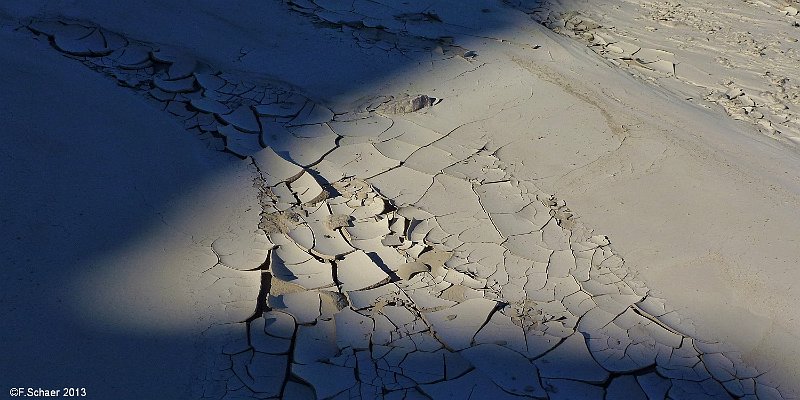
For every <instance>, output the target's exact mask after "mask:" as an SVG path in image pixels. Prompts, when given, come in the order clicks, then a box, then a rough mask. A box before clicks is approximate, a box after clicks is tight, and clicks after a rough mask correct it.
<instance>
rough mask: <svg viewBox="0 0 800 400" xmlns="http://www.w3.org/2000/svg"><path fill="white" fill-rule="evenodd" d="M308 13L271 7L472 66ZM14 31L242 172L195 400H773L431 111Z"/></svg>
mask: <svg viewBox="0 0 800 400" xmlns="http://www.w3.org/2000/svg"><path fill="white" fill-rule="evenodd" d="M329 3H331V2H328V1H321V0H320V1H317V2H315V3H312V2H310V1H292V2H290V3H289V5H290V6H291V7H293V8H294V9H296V10H299V11H301V12H303V13H306V14H313V15H314V16H315V18H318V19H321V20H323V21H325V22H326V23H327V24H331V25H333V26H338V27H340V28H342V27H347V29H344V28H342V29H344V30H345V31H348V30H349V32H351V33H352V34H353V35H354V36H356V37H357V39H358V40H361V41H362V42H363V43H365V45H371V46H386V47H387V49H399V50H397V51H401V50H402V49H408V51H420V50H419V49H420V48H419V47H415V46H416V45H417V44H420V43H423V44H425V46H427V47H422V49H423V50H422V51H428V52H431V54H438V55H439V56H440V60H445V61H447V60H449V58H448V57H450V58H452V57H459V58H464V59H468V60H470V59H474V58H475V57H476V56H477V57H479V55H476V54H475V53H472V54H471V53H470V51H469V50H467V49H464V48H461V47H458V46H455V45H452V44H450V43H447V41H446V40H443V39H442V38H441V37H440V36H441V35H431V34H426V32H425V30H426V29H428V28H429V27H430V26H431V25H436V24H438V23H439V22H440V20H441V17H440V16H438V15H437V14H435V13H433V12H429V11H425V10H406V11H407V12H405V13H403V14H402V18H397V16H395V18H388V19H387V18H386V17H384V15H394V14H393V13H396V11H397V10H395V9H391V7H390V6H388V5H382V4H380V3H368V2H359V1H356V2H352V3H353V6H352V7H346V8H337V7H336V6H334V5H333V4H332V3H331V4H329ZM411 8H413V7H411ZM387 21H392V22H393V23H394V25H389V24H386V22H387ZM27 27H28V29H29V30H30V31H31V32H33V33H34V34H35V35H36V36H37V37H39V38H46V39H47V40H49V41H50V43H51V44H52V45H53V47H54V48H55V49H56V50H58V51H60V52H62V53H64V54H65V55H67V56H68V57H70V58H73V59H75V60H76V61H78V62H81V63H83V64H84V65H86V66H87V67H89V68H91V69H93V70H95V71H97V72H99V73H102V74H105V75H107V76H109V77H111V78H113V79H115V80H116V81H117V82H118V83H119V84H120V86H122V87H125V88H128V89H130V90H131V91H133V92H135V93H138V94H140V95H142V96H145V97H146V98H148V99H150V100H151V101H152V102H153V104H154V105H155V108H160V109H161V110H162V112H166V113H169V114H171V115H173V116H174V117H175V119H176V120H177V121H179V122H180V123H182V124H183V125H184V127H185V128H186V130H187V131H189V132H191V133H192V134H194V135H196V136H197V137H198V138H200V139H201V140H204V141H205V142H206V143H207V144H208V147H209V148H210V149H213V150H219V151H224V152H227V153H230V154H232V155H233V156H235V157H238V158H239V159H241V160H242V162H243V163H247V164H248V165H251V166H252V168H254V170H255V171H257V172H256V174H255V176H256V179H255V185H256V187H257V188H258V190H259V193H260V197H259V203H260V205H261V212H260V221H258V229H255V230H248V229H241V230H239V231H235V230H234V231H231V232H230V234H229V235H228V236H227V237H223V238H219V239H218V240H216V241H214V242H213V244H212V245H211V247H212V250H213V252H214V254H215V255H216V256H217V258H218V262H217V263H216V265H214V266H213V267H211V268H210V269H208V270H206V271H205V272H204V273H203V274H204V275H207V276H209V277H211V279H209V282H212V283H211V284H210V285H209V286H208V288H207V289H206V290H207V291H208V295H209V296H216V297H218V298H219V301H220V309H219V310H217V311H215V315H214V317H213V318H212V319H211V320H212V321H213V323H212V325H211V326H209V328H208V329H207V330H206V331H205V332H204V333H203V339H204V341H205V345H206V346H207V347H208V348H209V349H210V350H209V351H208V352H207V354H206V366H207V369H206V370H205V371H203V373H202V374H201V376H198V381H197V383H196V385H195V390H196V392H195V393H194V394H195V395H196V396H197V397H200V398H219V399H222V398H291V399H295V398H297V399H300V398H317V399H328V398H332V399H350V398H364V399H374V398H387V399H405V398H434V399H437V398H470V397H472V398H519V397H526V398H539V399H545V398H548V399H562V398H563V399H577V398H581V399H667V398H669V399H684V398H720V399H723V398H743V399H755V398H764V399H767V398H770V399H771V398H776V399H777V398H783V394H782V392H781V388H780V387H777V386H776V385H775V384H773V383H772V382H769V381H768V380H765V379H762V376H763V372H764V371H758V370H756V369H754V368H751V367H749V366H747V365H745V364H744V363H743V362H742V361H741V359H740V358H739V356H738V355H737V354H736V353H735V352H733V351H730V349H728V348H727V347H726V346H725V345H724V344H722V343H710V342H705V341H701V340H699V339H697V338H695V337H694V335H695V327H694V324H693V322H692V321H691V320H689V319H686V318H683V317H682V316H681V315H680V314H679V313H678V312H676V311H675V310H673V309H672V308H670V306H669V305H668V304H667V303H666V302H665V301H664V300H663V299H660V298H658V297H655V296H653V295H652V294H651V293H650V291H649V290H648V288H647V286H646V285H645V283H644V282H641V281H639V280H637V279H636V278H635V277H634V276H633V275H632V274H631V273H630V272H629V271H628V269H627V268H626V266H625V261H624V260H623V258H622V257H620V255H618V254H616V253H615V251H614V249H613V248H612V246H611V244H610V243H609V240H608V238H607V237H605V236H603V235H597V234H594V233H593V232H592V231H590V230H589V229H587V228H586V227H585V226H583V224H581V223H580V222H579V221H578V220H577V218H576V217H575V216H574V214H573V212H572V211H571V210H570V209H569V208H568V207H567V205H566V204H565V203H564V202H563V201H561V200H559V199H558V198H557V197H555V196H553V195H550V194H547V193H544V192H543V191H542V190H540V189H539V188H537V186H536V185H535V183H534V182H533V181H524V180H519V178H518V177H515V176H513V175H512V174H511V173H510V172H509V166H508V165H506V164H505V163H504V162H502V161H501V160H500V159H499V158H498V156H497V152H498V150H500V148H501V147H500V146H498V144H496V143H494V142H493V141H492V140H491V139H490V138H489V137H488V136H487V135H483V136H480V135H475V136H470V137H467V138H466V139H469V140H465V136H463V135H462V136H456V135H457V134H459V127H456V128H455V129H451V130H440V129H437V128H435V127H425V126H423V125H421V124H419V123H418V120H416V119H414V118H415V117H414V116H415V115H417V114H424V113H426V112H428V110H434V109H435V108H436V107H439V102H440V101H442V100H440V99H438V98H436V97H435V96H433V95H430V94H417V93H397V94H394V95H392V96H384V95H380V94H376V96H375V97H374V98H372V99H369V100H366V101H365V102H363V103H362V104H358V105H355V106H353V107H352V109H349V110H336V111H335V112H334V111H333V110H331V109H330V108H328V107H326V106H325V105H324V104H321V103H319V102H316V101H314V100H312V99H311V98H310V97H309V96H308V95H307V94H302V93H301V92H299V91H298V90H296V89H294V88H292V87H290V86H289V85H286V84H283V83H281V82H277V81H265V80H258V79H252V78H249V77H247V76H244V75H239V74H236V73H233V72H226V71H218V70H215V69H214V68H213V66H211V65H207V64H206V63H204V62H202V60H197V59H195V58H194V57H193V56H192V55H191V54H189V53H187V52H183V51H180V50H177V49H170V48H165V47H160V46H157V45H153V44H148V43H142V42H137V41H135V40H133V39H131V38H126V37H123V36H122V35H119V34H116V33H113V32H110V31H107V30H105V29H103V28H101V27H97V26H93V25H91V24H84V23H76V22H66V21H33V22H30V23H29V24H28V25H27ZM362 27H363V28H364V29H361V28H362ZM454 29H455V28H454ZM458 29H461V28H458ZM437 43H438V44H437ZM402 51H406V50H402ZM471 62H475V63H476V65H479V64H477V63H478V60H472V61H471ZM444 101H446V99H444ZM154 112H155V111H154ZM454 199H458V201H454ZM254 288H258V294H257V296H255V297H253V296H252V295H253V293H255V290H254Z"/></svg>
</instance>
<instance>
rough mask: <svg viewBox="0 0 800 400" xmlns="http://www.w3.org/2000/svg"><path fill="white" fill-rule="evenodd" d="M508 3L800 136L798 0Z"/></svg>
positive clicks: (730, 109) (761, 124)
mask: <svg viewBox="0 0 800 400" xmlns="http://www.w3.org/2000/svg"><path fill="white" fill-rule="evenodd" d="M507 3H508V4H511V5H513V6H515V7H518V8H520V9H521V10H524V11H525V12H527V13H529V14H530V15H531V16H532V18H533V19H534V20H535V21H537V22H540V23H541V24H543V25H545V26H547V27H548V28H550V29H552V30H553V31H554V32H556V33H559V34H562V35H565V36H569V37H572V38H576V39H578V40H581V41H583V42H584V43H586V45H587V46H589V48H590V49H591V50H593V51H594V52H595V53H597V54H599V55H600V56H602V57H604V58H605V59H607V60H608V61H609V62H610V63H612V64H613V65H615V66H617V67H620V68H623V69H625V70H627V71H629V72H630V73H631V74H633V75H635V76H637V77H640V78H642V79H644V80H647V81H649V82H651V83H653V84H655V85H657V86H663V87H667V88H669V89H671V90H674V91H676V92H678V93H681V94H683V95H684V96H685V97H686V98H687V99H689V100H692V101H694V102H697V103H698V104H701V105H703V106H704V107H709V106H712V105H716V106H720V107H722V108H723V109H724V110H725V112H727V113H728V114H729V115H730V116H732V117H733V118H735V119H739V120H743V121H747V122H750V123H752V124H754V125H756V127H757V129H758V130H759V131H761V132H762V133H764V134H765V135H768V136H770V137H773V138H775V139H778V140H781V141H783V142H785V143H789V144H791V145H795V146H796V145H798V144H800V86H799V85H800V82H798V77H797V76H796V72H795V70H794V66H795V65H797V63H798V62H800V42H798V39H800V33H798V32H799V30H798V26H800V22H799V21H800V18H799V16H798V11H797V9H798V7H800V5H798V4H797V2H796V1H795V2H793V1H773V0H766V1H760V0H746V1H744V2H742V1H718V2H714V3H702V4H682V3H681V2H678V1H638V2H632V1H625V2H605V1H599V2H590V3H583V4H581V5H577V4H574V2H570V1H561V0H548V1H543V2H542V1H528V0H507ZM741 3H745V4H747V5H748V6H749V7H739V6H738V5H739V4H741ZM732 10H736V11H732ZM719 66H722V68H719Z"/></svg>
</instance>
